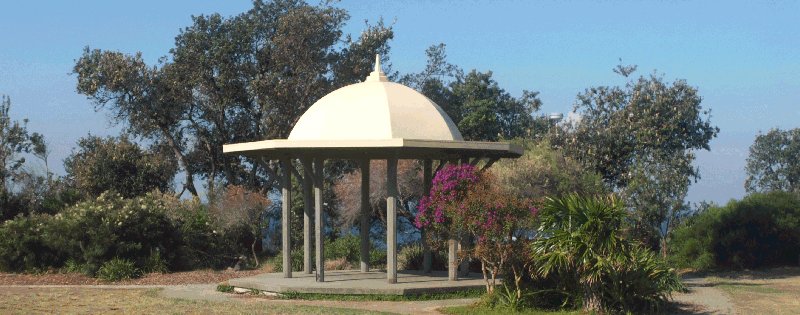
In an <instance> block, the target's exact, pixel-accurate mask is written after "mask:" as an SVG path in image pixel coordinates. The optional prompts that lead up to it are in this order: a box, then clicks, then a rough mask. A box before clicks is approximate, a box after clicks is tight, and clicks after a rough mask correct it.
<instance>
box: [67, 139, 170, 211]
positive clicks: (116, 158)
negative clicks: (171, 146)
mask: <svg viewBox="0 0 800 315" xmlns="http://www.w3.org/2000/svg"><path fill="white" fill-rule="evenodd" d="M64 168H65V169H66V171H67V176H68V177H69V178H71V180H72V181H73V182H74V184H75V187H76V188H78V189H79V190H80V191H81V192H83V193H84V194H86V195H88V196H90V197H97V196H100V194H102V193H103V192H105V191H109V190H110V191H114V192H116V193H119V194H120V195H121V196H123V197H125V198H132V197H136V196H141V195H144V194H145V193H148V192H150V191H153V190H156V189H157V190H159V191H162V192H166V191H170V190H171V187H172V182H173V179H174V178H175V173H176V171H177V169H176V165H175V163H174V161H173V160H171V159H169V158H167V157H166V154H164V153H163V152H159V151H151V150H143V149H142V148H141V147H139V145H138V144H136V143H134V142H131V141H130V140H129V139H128V138H127V137H125V136H121V137H118V138H115V137H107V138H100V137H96V136H87V137H84V138H81V139H79V140H78V151H75V152H73V153H72V154H71V155H70V156H69V157H67V158H66V160H65V161H64Z"/></svg>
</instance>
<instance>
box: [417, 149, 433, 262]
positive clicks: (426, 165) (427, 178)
mask: <svg viewBox="0 0 800 315" xmlns="http://www.w3.org/2000/svg"><path fill="white" fill-rule="evenodd" d="M432 178H433V161H431V160H424V161H422V193H423V194H424V195H426V196H427V195H428V194H429V193H430V191H431V184H432V183H431V180H432ZM420 234H421V236H422V272H424V273H430V272H431V265H432V264H433V259H432V258H433V257H432V256H431V246H430V244H428V239H427V235H426V232H425V228H422V230H421V231H420Z"/></svg>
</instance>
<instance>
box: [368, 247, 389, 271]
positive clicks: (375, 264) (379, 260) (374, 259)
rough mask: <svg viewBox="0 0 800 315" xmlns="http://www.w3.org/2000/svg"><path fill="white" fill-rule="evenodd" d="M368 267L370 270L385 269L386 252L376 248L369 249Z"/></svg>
mask: <svg viewBox="0 0 800 315" xmlns="http://www.w3.org/2000/svg"><path fill="white" fill-rule="evenodd" d="M369 266H370V268H372V269H382V268H386V250H385V249H377V248H372V249H370V251H369Z"/></svg>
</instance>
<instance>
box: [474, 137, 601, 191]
mask: <svg viewBox="0 0 800 315" xmlns="http://www.w3.org/2000/svg"><path fill="white" fill-rule="evenodd" d="M525 146H526V148H525V153H524V154H523V155H522V156H521V157H520V158H517V159H504V160H500V161H497V163H495V164H494V166H492V168H490V169H489V172H491V173H492V174H493V175H494V177H495V178H496V179H497V182H498V184H499V185H500V186H502V187H503V189H504V190H505V191H506V192H507V193H508V194H512V195H516V196H520V197H523V198H543V197H545V196H552V197H556V196H565V195H568V194H570V193H580V194H584V195H594V194H602V193H604V192H605V191H606V188H605V186H604V185H603V182H602V180H601V179H600V175H598V174H597V173H595V172H592V171H587V170H585V169H584V167H583V166H582V165H581V164H580V163H579V162H578V161H575V160H574V159H572V158H570V157H568V156H565V155H564V153H563V150H561V149H557V148H552V147H551V145H550V144H549V143H547V142H546V141H543V142H537V143H536V144H528V145H525Z"/></svg>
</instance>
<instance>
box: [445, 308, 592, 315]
mask: <svg viewBox="0 0 800 315" xmlns="http://www.w3.org/2000/svg"><path fill="white" fill-rule="evenodd" d="M439 310H440V311H441V312H442V313H445V314H451V315H467V314H498V315H500V314H523V315H525V314H527V315H539V314H541V315H573V314H583V313H581V311H578V310H576V311H546V310H534V309H526V310H523V311H521V312H514V311H511V310H507V309H490V308H485V307H480V306H454V307H445V308H441V309H439Z"/></svg>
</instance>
